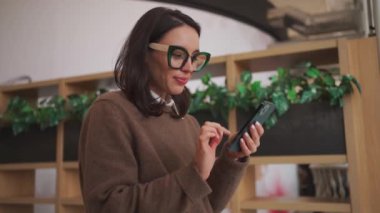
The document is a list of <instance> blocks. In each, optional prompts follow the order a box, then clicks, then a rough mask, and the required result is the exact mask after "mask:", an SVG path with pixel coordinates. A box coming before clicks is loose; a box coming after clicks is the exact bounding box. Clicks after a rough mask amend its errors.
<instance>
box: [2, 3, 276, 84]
mask: <svg viewBox="0 0 380 213" xmlns="http://www.w3.org/2000/svg"><path fill="white" fill-rule="evenodd" d="M158 5H164V6H169V7H172V8H173V7H175V8H178V9H180V10H182V11H183V12H184V13H187V14H189V15H190V16H192V17H193V18H194V19H195V20H196V21H198V22H199V23H200V24H201V26H202V27H203V32H202V37H201V49H203V50H207V51H209V52H211V53H212V54H213V55H224V54H228V53H236V52H244V51H251V50H258V49H264V48H266V46H267V45H268V44H270V43H271V42H272V38H271V37H269V36H268V35H266V34H264V33H262V32H261V31H259V30H257V29H255V28H253V27H251V26H248V25H245V24H242V23H240V22H237V21H234V20H231V19H228V18H225V17H222V16H219V15H215V14H211V13H208V12H204V11H200V10H195V9H191V8H187V7H180V6H176V5H167V4H162V3H156V2H149V1H121V0H108V1H102V0H33V1H28V0H18V1H13V0H0V84H1V83H3V82H5V81H6V80H8V79H12V78H15V77H17V76H20V75H29V76H31V77H32V79H33V80H34V81H39V80H45V79H53V78H60V77H67V76H76V75H83V74H89V73H95V72H102V71H109V70H112V68H113V66H114V62H115V59H116V57H117V55H118V53H119V50H120V48H121V46H122V44H123V42H124V41H125V39H126V37H127V35H128V33H129V32H130V30H131V28H132V27H133V25H134V23H135V22H136V21H137V19H138V18H139V17H140V16H141V15H142V14H143V13H144V12H145V11H147V10H148V9H150V8H152V7H155V6H158Z"/></svg>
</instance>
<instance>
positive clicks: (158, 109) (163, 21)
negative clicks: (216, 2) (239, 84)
mask: <svg viewBox="0 0 380 213" xmlns="http://www.w3.org/2000/svg"><path fill="white" fill-rule="evenodd" d="M182 25H188V26H190V27H192V28H194V29H195V30H196V32H197V33H198V36H200V33H201V28H200V26H199V24H198V23H197V22H195V21H194V20H193V19H192V18H191V17H190V16H188V15H186V14H183V13H182V12H181V11H179V10H172V9H168V8H164V7H156V8H153V9H151V10H149V11H148V12H146V13H145V14H144V15H143V16H142V17H141V18H140V19H139V20H138V21H137V23H136V25H135V26H134V28H133V29H132V32H131V34H130V35H129V37H128V39H127V40H126V42H125V43H124V45H123V47H122V49H121V51H120V54H119V57H118V59H117V61H116V64H115V70H114V77H115V81H116V85H117V86H118V87H119V88H120V89H121V90H122V91H123V93H124V94H125V96H126V97H127V98H128V99H129V100H130V101H131V102H132V103H134V104H135V106H136V107H137V108H138V109H139V110H140V112H141V113H142V114H144V115H145V116H159V115H161V114H162V113H163V110H164V104H163V103H157V102H156V101H154V98H153V97H152V95H151V93H150V88H149V85H150V84H151V82H152V81H153V77H152V75H151V71H150V70H149V66H148V64H147V63H146V60H145V59H146V57H147V54H148V51H151V50H150V49H149V46H148V45H149V43H151V42H158V41H159V40H160V39H161V38H162V37H163V36H164V35H165V33H167V32H168V31H170V30H171V29H173V28H176V27H179V26H182ZM190 97H191V96H190V92H189V90H188V89H187V88H186V87H185V89H184V91H183V92H182V93H181V94H179V95H173V96H172V98H173V100H174V102H175V104H176V107H177V109H178V112H179V115H176V114H173V113H172V116H174V117H177V118H180V117H183V116H184V115H185V114H186V113H187V111H188V108H189V106H190V101H191V100H190Z"/></svg>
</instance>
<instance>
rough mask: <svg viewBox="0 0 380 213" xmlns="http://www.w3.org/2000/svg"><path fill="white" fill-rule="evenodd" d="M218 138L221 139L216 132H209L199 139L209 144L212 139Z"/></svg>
mask: <svg viewBox="0 0 380 213" xmlns="http://www.w3.org/2000/svg"><path fill="white" fill-rule="evenodd" d="M214 137H217V138H218V139H219V135H218V134H217V133H215V132H211V131H207V132H203V133H202V134H201V135H200V136H199V139H200V140H201V141H202V142H203V143H204V144H208V142H209V141H210V139H211V138H214Z"/></svg>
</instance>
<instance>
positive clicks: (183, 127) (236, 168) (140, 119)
mask: <svg viewBox="0 0 380 213" xmlns="http://www.w3.org/2000/svg"><path fill="white" fill-rule="evenodd" d="M199 131H200V127H199V124H198V122H197V121H196V120H195V119H194V118H193V117H192V116H190V115H187V116H185V117H184V118H183V119H175V118H172V117H171V116H170V114H169V113H164V114H162V115H161V116H159V117H155V116H150V117H144V116H143V115H142V114H141V113H140V112H139V111H138V109H137V108H136V107H135V106H134V105H133V104H132V103H131V102H129V101H128V100H127V99H126V98H125V96H124V95H123V93H122V92H110V93H107V94H104V95H102V96H101V97H99V98H98V99H97V100H96V102H95V103H94V104H93V105H92V106H91V108H90V110H89V112H88V114H87V116H86V118H85V120H84V123H83V125H82V130H81V137H80V147H79V169H80V183H81V189H82V195H83V199H84V204H85V209H86V212H87V213H128V212H131V213H134V212H143V213H149V212H154V213H159V212H164V213H177V212H191V213H193V212H194V213H203V212H207V213H208V212H220V211H221V210H222V209H223V208H224V207H225V206H226V204H227V202H228V201H229V199H230V198H231V196H232V194H233V192H234V190H235V189H236V187H237V185H238V183H239V180H240V179H241V177H242V175H243V172H244V169H245V167H246V165H247V164H246V163H241V162H237V161H234V160H232V159H229V158H227V157H221V158H219V159H218V160H217V161H216V163H215V165H214V168H213V170H212V172H211V175H210V177H209V179H208V180H207V182H205V181H203V180H202V178H201V177H200V175H199V174H198V172H197V170H196V169H195V167H194V164H193V159H194V156H195V149H196V144H197V142H198V137H199Z"/></svg>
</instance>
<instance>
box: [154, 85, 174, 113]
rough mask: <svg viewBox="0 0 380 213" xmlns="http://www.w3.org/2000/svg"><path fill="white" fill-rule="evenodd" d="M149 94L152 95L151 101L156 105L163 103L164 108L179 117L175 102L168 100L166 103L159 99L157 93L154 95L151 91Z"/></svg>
mask: <svg viewBox="0 0 380 213" xmlns="http://www.w3.org/2000/svg"><path fill="white" fill-rule="evenodd" d="M150 94H151V95H152V97H153V99H154V100H155V101H156V102H158V103H164V104H165V106H166V107H168V108H171V109H173V110H174V112H175V113H176V114H177V115H179V112H178V109H177V106H176V105H175V102H174V100H173V99H172V98H170V100H168V101H166V100H164V99H163V98H161V97H160V96H159V95H158V94H157V93H155V92H154V91H153V90H150Z"/></svg>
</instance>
